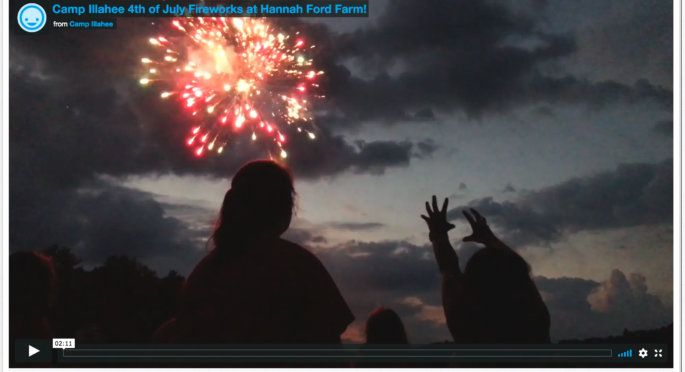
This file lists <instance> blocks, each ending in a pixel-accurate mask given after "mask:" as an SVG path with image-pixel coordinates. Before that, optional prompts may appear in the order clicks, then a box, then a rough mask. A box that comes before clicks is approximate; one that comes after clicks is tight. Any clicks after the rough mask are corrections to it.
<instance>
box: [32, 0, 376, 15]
mask: <svg viewBox="0 0 685 372" xmlns="http://www.w3.org/2000/svg"><path fill="white" fill-rule="evenodd" d="M36 4H39V5H41V6H42V7H43V8H44V9H45V10H46V12H47V14H48V17H73V16H79V17H368V16H369V1H368V0H337V1H326V0H310V1H302V0H271V1H265V0H261V1H216V0H205V1H184V0H179V1H170V2H166V1H116V2H114V1H112V2H104V3H103V2H96V1H87V0H77V1H75V0H71V1H69V0H66V1H59V0H53V1H49V2H48V1H37V2H36Z"/></svg>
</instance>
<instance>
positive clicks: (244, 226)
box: [211, 160, 296, 253]
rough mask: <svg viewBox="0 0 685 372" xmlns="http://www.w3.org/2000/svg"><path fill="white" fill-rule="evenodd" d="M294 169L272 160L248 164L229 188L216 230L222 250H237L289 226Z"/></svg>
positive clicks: (215, 241)
mask: <svg viewBox="0 0 685 372" xmlns="http://www.w3.org/2000/svg"><path fill="white" fill-rule="evenodd" d="M295 196H296V193H295V188H294V186H293V178H292V175H291V174H290V171H289V170H288V169H287V168H285V167H283V166H281V165H279V164H277V163H275V162H273V161H268V160H259V161H254V162H251V163H248V164H246V165H244V166H243V167H242V168H241V169H240V170H239V171H238V173H236V175H235V176H234V177H233V180H232V181H231V188H230V189H229V190H228V192H226V196H225V197H224V202H223V205H222V206H221V212H220V215H219V220H218V222H217V224H216V229H215V230H214V233H213V234H212V238H211V239H212V241H213V243H214V247H215V248H216V249H217V250H218V251H220V252H221V251H224V252H232V253H236V252H238V251H239V250H240V249H241V248H243V245H244V244H245V243H248V242H250V241H252V240H254V239H256V238H259V237H262V236H264V235H267V234H278V235H280V234H282V233H283V232H285V230H287V229H288V227H289V225H290V221H291V218H292V214H293V211H294V207H295Z"/></svg>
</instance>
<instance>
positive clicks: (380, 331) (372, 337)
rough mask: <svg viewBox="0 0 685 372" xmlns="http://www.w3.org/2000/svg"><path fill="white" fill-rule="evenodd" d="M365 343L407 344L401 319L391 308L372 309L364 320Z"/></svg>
mask: <svg viewBox="0 0 685 372" xmlns="http://www.w3.org/2000/svg"><path fill="white" fill-rule="evenodd" d="M366 343H367V344H386V345H390V344H408V343H409V340H408V339H407V333H406V332H405V330H404V324H403V323H402V319H400V316H399V315H397V313H396V312H394V311H393V310H391V309H388V308H385V307H381V308H378V309H376V310H374V311H373V312H372V313H371V314H370V315H369V319H368V320H367V321H366Z"/></svg>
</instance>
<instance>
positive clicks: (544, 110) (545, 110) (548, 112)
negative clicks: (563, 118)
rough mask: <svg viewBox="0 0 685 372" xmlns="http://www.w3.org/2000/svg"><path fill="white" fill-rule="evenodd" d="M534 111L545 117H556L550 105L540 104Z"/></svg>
mask: <svg viewBox="0 0 685 372" xmlns="http://www.w3.org/2000/svg"><path fill="white" fill-rule="evenodd" d="M534 113H535V114H536V115H538V116H540V117H544V118H554V117H555V116H554V111H553V110H552V109H551V108H550V107H549V106H540V107H538V108H536V109H535V111H534Z"/></svg>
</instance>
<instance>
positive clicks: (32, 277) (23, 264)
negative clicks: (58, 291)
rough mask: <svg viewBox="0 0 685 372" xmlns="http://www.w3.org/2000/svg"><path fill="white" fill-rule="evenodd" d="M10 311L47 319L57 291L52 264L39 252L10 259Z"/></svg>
mask: <svg viewBox="0 0 685 372" xmlns="http://www.w3.org/2000/svg"><path fill="white" fill-rule="evenodd" d="M9 270H10V278H9V279H10V283H9V284H10V308H11V309H12V311H11V312H12V313H13V314H17V313H21V314H22V315H26V314H28V313H30V314H33V315H44V313H45V312H46V311H47V310H48V309H49V308H50V305H51V303H52V299H53V295H54V290H55V282H56V277H55V269H54V266H53V264H52V260H51V259H50V258H48V257H46V256H44V255H42V254H40V253H37V252H29V251H22V252H15V253H12V254H11V255H10V268H9Z"/></svg>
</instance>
